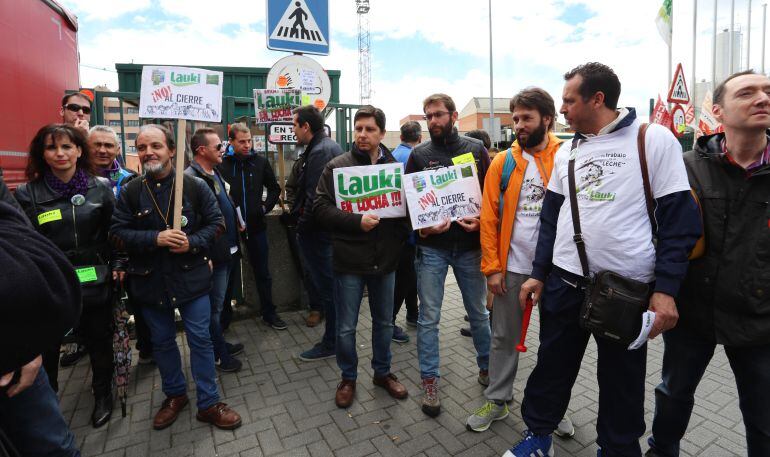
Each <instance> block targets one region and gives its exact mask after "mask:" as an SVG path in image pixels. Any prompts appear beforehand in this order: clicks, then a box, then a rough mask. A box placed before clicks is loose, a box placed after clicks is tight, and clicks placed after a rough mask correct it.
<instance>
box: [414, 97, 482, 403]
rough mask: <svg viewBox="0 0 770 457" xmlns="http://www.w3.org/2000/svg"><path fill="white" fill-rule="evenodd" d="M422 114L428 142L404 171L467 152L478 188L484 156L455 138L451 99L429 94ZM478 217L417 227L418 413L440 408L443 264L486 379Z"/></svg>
mask: <svg viewBox="0 0 770 457" xmlns="http://www.w3.org/2000/svg"><path fill="white" fill-rule="evenodd" d="M423 112H424V113H425V119H426V120H427V122H428V130H429V132H430V141H426V142H424V143H421V144H419V145H417V146H416V147H415V148H414V149H413V150H412V154H411V156H410V157H409V161H408V162H407V164H406V173H414V172H416V171H423V170H429V169H437V168H441V167H449V166H452V165H454V164H455V162H456V161H455V160H453V159H455V158H456V157H458V156H465V155H466V154H471V156H472V160H473V161H474V162H475V163H476V169H477V170H478V176H479V185H480V186H481V188H482V189H483V188H484V176H485V174H486V172H487V168H488V167H489V156H488V155H487V151H486V149H484V145H483V144H482V143H481V141H479V140H476V139H474V138H469V137H466V136H459V135H458V134H457V130H456V129H455V128H454V123H455V121H457V111H456V110H455V103H454V101H453V100H452V98H451V97H449V96H448V95H445V94H434V95H431V96H430V97H428V98H426V99H425V100H424V101H423ZM479 227H480V224H479V219H478V218H463V219H460V220H458V221H455V222H450V221H449V220H446V221H444V222H442V223H441V224H439V225H436V226H433V227H428V228H425V229H421V230H419V231H418V235H419V236H418V238H417V255H416V257H415V269H416V270H417V294H418V296H419V297H420V309H419V317H418V319H417V355H418V357H419V359H420V377H421V378H422V387H423V390H424V391H425V393H424V395H423V399H422V411H423V412H424V413H425V414H427V415H429V416H432V417H435V416H437V415H438V414H439V413H440V412H441V403H440V401H439V397H438V379H439V369H438V367H439V356H438V353H439V347H438V324H439V319H440V316H441V303H442V302H443V300H444V279H445V278H446V273H447V267H448V266H449V265H451V266H452V270H453V271H454V274H455V277H456V278H457V284H458V286H459V287H460V292H461V293H462V296H463V305H465V311H466V312H467V314H468V317H469V319H470V324H471V332H472V333H473V346H474V347H475V348H476V363H477V364H478V366H479V378H478V379H479V382H480V383H485V382H486V383H489V381H488V379H489V375H488V369H489V343H490V338H491V332H490V328H489V312H488V311H487V309H486V308H485V307H484V305H485V303H486V296H487V290H486V289H487V286H486V284H487V282H486V278H485V277H484V275H483V274H482V273H481V242H480V241H479Z"/></svg>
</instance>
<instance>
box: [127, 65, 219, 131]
mask: <svg viewBox="0 0 770 457" xmlns="http://www.w3.org/2000/svg"><path fill="white" fill-rule="evenodd" d="M223 80H224V76H223V74H222V72H221V71H210V70H203V69H201V68H189V67H153V66H148V65H145V66H144V67H143V68H142V88H141V90H140V98H139V117H143V118H159V119H188V120H191V121H203V122H221V120H222V83H223Z"/></svg>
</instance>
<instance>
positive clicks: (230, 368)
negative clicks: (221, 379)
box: [215, 357, 243, 373]
mask: <svg viewBox="0 0 770 457" xmlns="http://www.w3.org/2000/svg"><path fill="white" fill-rule="evenodd" d="M215 366H216V367H217V370H219V371H223V372H225V373H235V372H236V371H241V368H242V367H243V362H241V361H240V360H238V359H236V358H235V357H230V360H227V361H226V362H223V361H222V360H217V361H216V364H215Z"/></svg>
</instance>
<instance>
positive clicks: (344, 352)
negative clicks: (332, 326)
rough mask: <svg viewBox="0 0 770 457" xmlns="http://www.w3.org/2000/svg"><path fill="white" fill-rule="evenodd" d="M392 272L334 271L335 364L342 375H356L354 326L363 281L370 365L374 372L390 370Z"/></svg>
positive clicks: (359, 307) (356, 355)
mask: <svg viewBox="0 0 770 457" xmlns="http://www.w3.org/2000/svg"><path fill="white" fill-rule="evenodd" d="M395 279H396V273H395V272H390V273H388V274H385V275H351V274H344V273H337V274H336V275H335V287H336V297H337V310H336V311H337V365H338V366H339V367H340V370H342V378H343V379H356V377H357V376H358V354H357V353H356V326H357V325H358V312H359V310H360V309H361V299H362V298H363V295H364V285H366V288H367V290H368V291H369V311H370V312H371V314H372V369H373V370H374V376H376V377H384V376H385V375H387V374H388V373H390V358H391V354H390V339H391V338H392V337H393V287H394V284H395Z"/></svg>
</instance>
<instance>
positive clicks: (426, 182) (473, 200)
mask: <svg viewBox="0 0 770 457" xmlns="http://www.w3.org/2000/svg"><path fill="white" fill-rule="evenodd" d="M404 188H405V190H406V201H407V205H409V216H410V218H411V220H412V228H413V229H414V230H418V229H421V228H425V227H431V226H433V225H438V224H440V223H442V222H443V221H444V220H445V219H449V220H452V221H456V220H457V219H461V218H463V217H477V216H479V215H480V214H481V188H480V187H479V180H478V177H477V176H476V167H475V166H474V164H472V163H464V164H461V165H453V166H451V167H446V168H439V169H438V170H426V171H420V172H417V173H411V174H408V175H406V177H405V178H404Z"/></svg>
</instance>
